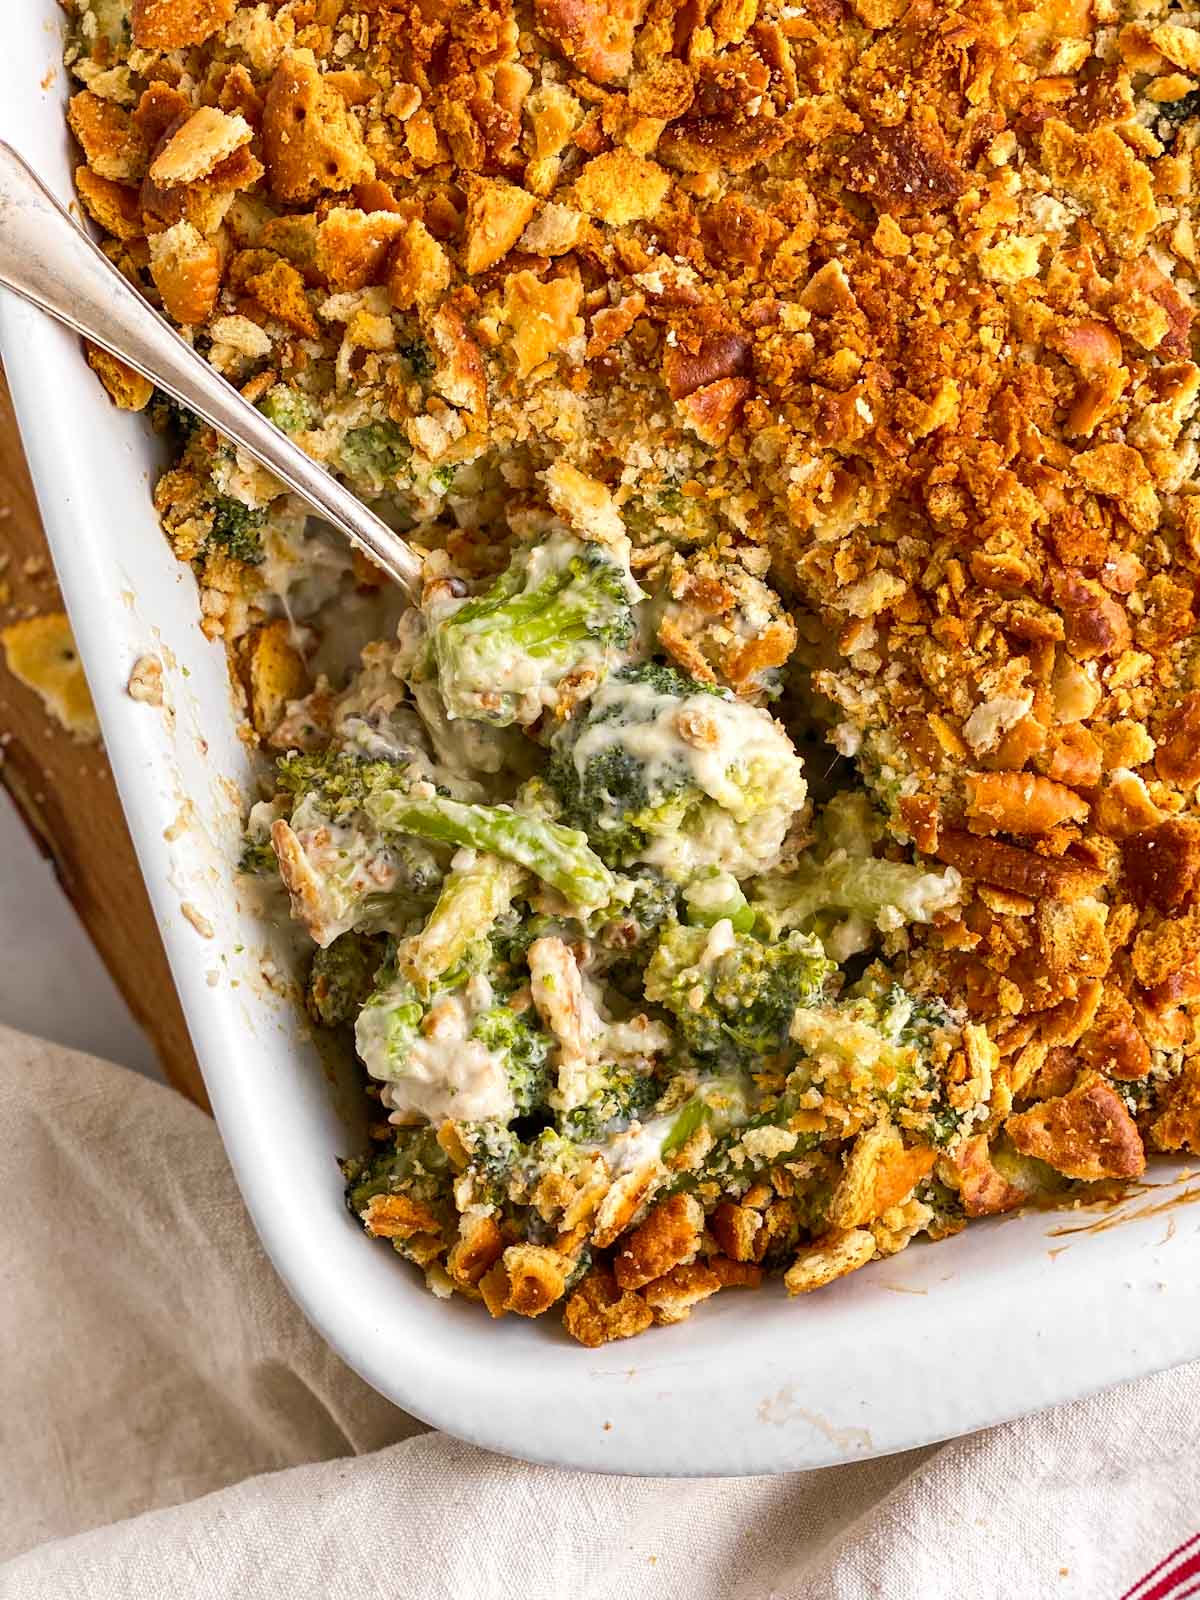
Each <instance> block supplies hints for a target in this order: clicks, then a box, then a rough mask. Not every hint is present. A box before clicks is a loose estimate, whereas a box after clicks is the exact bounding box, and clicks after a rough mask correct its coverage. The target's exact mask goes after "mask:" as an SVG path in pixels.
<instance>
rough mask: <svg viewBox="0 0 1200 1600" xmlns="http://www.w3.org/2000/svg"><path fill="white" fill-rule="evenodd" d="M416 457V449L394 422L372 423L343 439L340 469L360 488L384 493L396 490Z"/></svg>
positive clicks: (356, 429)
mask: <svg viewBox="0 0 1200 1600" xmlns="http://www.w3.org/2000/svg"><path fill="white" fill-rule="evenodd" d="M411 458H412V448H411V446H410V445H409V443H408V441H407V439H405V437H404V435H403V433H401V431H400V429H399V428H398V427H397V426H396V424H395V423H394V422H369V423H368V424H367V425H366V427H364V428H352V429H351V430H350V432H349V433H347V434H346V436H345V438H344V439H343V440H342V444H341V449H340V450H339V451H338V466H339V467H340V469H341V471H342V472H343V473H344V475H345V476H346V477H347V478H348V479H349V480H350V482H351V483H352V484H353V485H354V487H355V488H356V489H360V490H362V491H363V492H364V493H368V494H382V493H383V491H384V490H385V489H387V488H394V487H395V483H396V479H397V477H398V476H399V475H400V474H401V473H402V472H404V471H405V469H406V468H407V466H408V463H409V461H410V460H411Z"/></svg>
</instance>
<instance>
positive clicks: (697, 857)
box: [547, 664, 807, 882]
mask: <svg viewBox="0 0 1200 1600" xmlns="http://www.w3.org/2000/svg"><path fill="white" fill-rule="evenodd" d="M547 779H548V781H549V784H550V786H551V788H552V789H553V790H554V791H555V793H556V794H557V795H558V797H559V800H560V802H561V805H562V814H563V820H564V821H565V822H567V823H570V824H571V825H573V826H575V827H581V828H583V829H584V830H585V831H586V832H587V834H588V837H589V838H590V839H591V841H592V843H593V845H594V846H595V849H596V851H597V853H598V854H599V855H600V856H602V857H603V859H604V860H605V861H607V862H608V863H609V865H610V866H614V867H624V866H628V865H630V864H632V863H634V862H638V861H641V862H647V863H649V864H650V865H652V866H656V867H658V868H659V869H660V871H662V872H663V873H665V874H666V875H667V876H668V877H670V878H674V879H678V880H680V881H683V882H687V881H688V880H689V879H691V878H694V877H695V876H696V875H697V874H698V873H699V872H700V871H702V870H704V869H705V868H708V867H713V866H716V867H720V868H721V869H723V870H724V871H726V872H729V873H732V874H733V875H734V876H736V877H739V878H740V877H743V876H750V875H752V874H753V873H755V872H761V871H763V870H764V869H766V868H767V867H769V866H771V865H773V864H774V862H775V861H776V859H777V858H778V854H779V850H780V847H781V845H782V843H783V838H784V835H785V833H786V832H787V829H788V826H789V824H790V823H791V820H792V818H793V816H794V815H795V813H796V812H797V811H798V810H799V808H800V807H801V806H802V805H803V803H804V799H805V795H806V793H807V786H806V784H805V781H804V772H803V767H802V764H801V762H800V758H799V756H798V755H797V754H796V752H795V750H794V749H793V747H792V743H791V741H790V739H789V738H788V736H787V734H786V733H785V732H784V730H783V728H782V727H781V726H780V725H779V723H777V722H776V721H775V720H774V718H773V717H771V716H770V714H769V713H768V712H766V711H763V710H761V709H760V708H758V707H756V706H751V705H748V704H746V703H745V702H744V701H741V700H737V699H735V698H734V696H733V695H731V694H729V693H727V692H725V691H723V690H720V689H716V688H714V687H713V686H711V685H708V684H703V683H700V682H698V681H697V680H695V679H693V678H688V677H685V676H684V675H683V674H682V673H679V672H676V671H674V670H673V669H672V668H670V667H662V666H657V665H653V664H650V665H644V666H637V667H625V668H622V669H621V670H620V671H618V672H615V673H613V674H612V676H611V677H609V678H608V680H607V681H606V682H605V683H603V684H601V686H600V688H599V689H598V690H597V691H596V693H595V695H594V696H593V697H592V699H591V701H590V703H589V704H588V707H587V710H586V711H585V712H584V714H583V715H582V716H580V717H578V718H576V719H575V720H574V721H572V722H570V723H568V724H567V725H566V726H565V727H564V728H563V729H562V730H561V731H560V732H559V733H558V734H557V735H556V736H555V739H554V745H553V755H552V758H551V762H550V766H549V768H548V771H547Z"/></svg>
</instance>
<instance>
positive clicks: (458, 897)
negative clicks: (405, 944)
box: [408, 855, 528, 984]
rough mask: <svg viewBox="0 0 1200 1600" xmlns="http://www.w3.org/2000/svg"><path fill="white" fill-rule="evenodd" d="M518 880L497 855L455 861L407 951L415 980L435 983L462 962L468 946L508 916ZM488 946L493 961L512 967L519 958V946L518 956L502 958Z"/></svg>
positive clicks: (510, 952) (520, 872)
mask: <svg viewBox="0 0 1200 1600" xmlns="http://www.w3.org/2000/svg"><path fill="white" fill-rule="evenodd" d="M524 878H525V874H524V872H523V870H522V869H521V868H520V867H519V866H517V865H516V864H515V863H514V862H512V861H504V860H502V859H501V858H500V857H499V856H492V855H475V856H473V857H472V858H471V859H470V860H468V861H461V860H458V859H457V858H456V861H455V863H454V864H453V865H452V866H451V868H450V871H449V872H448V873H447V874H446V877H445V880H444V881H443V883H442V888H441V892H440V894H439V895H438V898H437V904H436V905H435V906H434V908H433V910H432V911H431V912H430V914H429V917H428V920H427V921H426V923H425V926H424V927H423V928H422V929H421V931H420V933H418V934H416V935H415V936H414V938H413V940H412V941H411V944H410V946H409V956H408V961H409V966H410V968H411V969H412V971H413V973H414V975H415V976H416V978H417V979H418V981H419V982H421V983H422V984H429V983H432V982H433V981H434V980H435V979H436V978H440V977H441V976H442V974H443V973H444V972H448V971H449V969H450V968H451V967H453V966H456V965H457V964H458V962H459V961H461V960H462V957H463V955H464V953H465V952H466V949H467V946H468V945H470V944H471V943H473V942H474V941H475V940H476V939H479V938H482V937H484V936H486V935H488V934H489V932H490V931H491V930H493V929H494V928H495V926H496V923H497V921H498V919H500V918H501V917H503V916H505V914H506V913H507V912H509V911H510V909H511V907H512V902H513V897H514V896H515V895H516V893H517V891H518V890H519V889H520V887H521V885H522V883H523V881H524ZM514 916H515V914H514ZM492 943H493V950H494V951H495V952H496V954H497V956H498V957H502V959H505V960H509V961H510V962H512V963H513V964H515V962H516V960H518V959H520V960H523V959H524V947H523V948H522V949H521V951H520V952H519V953H518V952H516V951H515V950H511V949H510V950H507V951H505V952H503V955H502V953H501V950H500V947H499V941H497V940H496V939H493V941H492ZM526 943H528V941H527V942H526Z"/></svg>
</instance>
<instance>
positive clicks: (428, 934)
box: [68, 0, 1200, 1345]
mask: <svg viewBox="0 0 1200 1600" xmlns="http://www.w3.org/2000/svg"><path fill="white" fill-rule="evenodd" d="M68 60H69V64H70V67H71V71H72V73H73V75H74V77H75V79H76V80H77V82H76V86H75V92H74V94H73V97H72V99H71V101H70V107H69V118H70V124H71V128H72V130H73V132H74V134H75V136H76V138H77V140H78V142H79V145H80V147H81V149H82V155H83V160H82V163H81V165H80V166H79V168H78V172H77V174H76V181H77V185H78V190H79V195H80V199H81V201H82V203H83V205H84V206H85V207H86V209H87V211H88V212H89V213H90V215H91V216H92V218H94V220H95V221H96V222H97V223H98V225H99V226H100V228H101V230H102V231H103V234H104V237H105V248H106V250H107V251H108V252H109V254H110V256H111V257H112V259H113V260H114V261H115V262H117V263H118V265H119V266H120V267H121V269H122V270H123V271H124V272H125V273H126V274H127V275H128V276H129V277H130V278H131V279H132V280H133V281H134V282H135V283H136V284H137V285H138V286H139V287H140V288H141V289H142V290H143V291H144V292H145V293H146V294H147V295H148V296H149V297H150V298H151V299H152V300H153V301H154V302H155V303H156V304H158V305H160V306H161V308H162V310H163V311H164V313H165V314H166V315H168V316H169V317H170V318H171V319H172V320H173V321H174V322H175V323H176V324H177V325H178V326H179V327H180V329H181V330H182V331H183V333H184V334H185V336H186V337H187V338H189V339H190V340H192V341H193V342H194V343H195V345H196V347H197V348H198V349H199V350H200V351H201V352H202V353H203V354H204V355H205V356H206V357H207V359H208V360H209V361H210V362H211V363H212V364H213V365H214V366H215V367H216V368H217V369H218V370H219V371H220V372H222V373H223V374H224V375H225V376H226V377H227V378H228V379H229V381H230V382H232V383H234V384H236V385H237V386H238V387H239V388H240V389H241V391H242V393H243V394H245V395H246V396H247V397H248V398H249V399H250V400H251V401H253V402H254V403H255V404H256V405H258V406H259V407H260V408H261V409H262V411H263V412H264V413H265V414H266V415H267V416H268V417H269V418H270V419H271V420H272V421H273V422H274V423H275V424H276V425H277V426H279V427H280V428H281V429H283V430H285V431H286V432H287V433H288V434H290V435H291V436H292V437H293V438H294V439H296V440H297V442H298V443H299V444H300V445H301V446H302V448H304V449H305V450H306V451H307V452H308V453H309V454H310V455H312V456H313V457H315V458H316V459H317V460H319V461H321V462H322V463H324V464H325V465H326V466H327V467H328V468H329V470H330V471H332V472H334V473H336V474H338V475H339V477H341V478H342V479H343V480H344V481H345V482H346V483H347V484H348V485H349V486H350V487H351V488H352V489H353V490H354V491H355V492H356V493H358V494H359V495H361V496H362V497H363V498H364V499H365V500H368V501H369V502H370V503H371V504H372V505H373V506H374V507H375V508H376V509H377V510H378V511H379V512H380V514H381V515H383V516H384V517H385V518H386V519H387V520H388V521H389V522H391V523H392V524H393V525H394V526H395V527H397V528H398V529H401V530H402V531H404V532H405V533H406V535H407V536H408V538H409V539H410V540H411V541H412V542H413V544H414V545H415V546H416V547H417V548H418V549H419V551H420V553H421V556H422V561H423V566H424V587H423V593H422V595H421V596H420V599H419V602H417V603H414V604H412V605H403V604H402V603H401V601H400V598H399V597H398V596H396V595H394V594H392V593H391V592H390V591H389V590H388V588H387V587H386V585H385V584H384V581H383V580H382V578H381V576H380V575H379V574H378V573H377V572H375V571H374V570H373V569H372V568H371V567H370V566H369V565H368V564H366V563H364V562H362V561H360V560H359V559H358V558H356V557H351V556H350V554H349V553H348V552H347V551H346V550H345V549H344V548H343V546H342V545H341V544H340V542H339V541H338V540H336V539H335V538H334V537H333V536H332V534H331V533H330V532H329V531H328V530H326V529H322V528H321V527H320V526H318V525H316V524H315V523H314V522H312V521H311V520H310V519H309V518H308V517H307V515H306V513H305V509H304V507H303V506H302V505H301V504H299V503H298V502H297V501H296V500H295V499H294V498H293V497H291V496H289V495H288V494H286V493H285V492H283V491H282V489H281V486H280V485H279V484H278V483H277V482H275V481H274V480H273V479H272V478H271V477H270V476H269V475H268V474H266V473H265V472H263V471H262V470H261V469H260V468H258V467H257V466H256V465H255V464H254V463H253V462H252V461H250V460H248V459H246V458H245V457H243V456H241V455H240V454H239V453H238V452H237V451H236V450H235V449H233V448H232V447H231V446H229V445H228V444H227V443H225V442H224V441H222V440H221V439H219V438H218V437H217V436H216V435H215V434H214V433H213V432H212V431H211V430H209V429H207V428H206V427H205V426H203V425H202V424H200V423H198V422H197V421H196V419H194V418H192V417H190V416H188V415H187V414H185V413H182V412H181V411H179V409H178V408H176V407H175V406H174V405H173V404H171V403H170V402H168V401H166V400H164V399H163V398H162V397H161V396H158V395H156V394H154V392H153V391H152V390H151V388H150V386H149V385H148V384H145V383H143V381H142V380H141V379H140V378H138V377H137V376H136V375H135V374H132V373H130V372H129V371H128V370H126V369H124V368H123V367H122V366H121V365H120V363H118V362H115V361H113V360H112V359H111V358H109V357H107V356H103V355H102V354H101V353H99V352H96V351H92V352H90V353H89V359H91V360H92V362H93V364H94V365H95V366H96V368H97V371H98V373H99V376H100V378H101V379H102V381H103V382H104V383H105V385H106V387H107V388H108V390H109V392H110V394H111V395H112V396H113V398H114V400H115V401H116V402H117V403H118V404H120V405H123V406H126V407H128V408H130V409H136V410H146V411H148V412H149V414H150V415H151V416H152V418H153V419H154V421H155V424H156V426H157V427H158V428H159V429H160V430H161V431H162V432H163V433H164V435H165V436H166V438H167V439H168V440H169V441H170V444H171V448H172V457H171V463H170V465H169V467H168V469H167V470H166V471H165V472H164V473H163V475H162V477H161V479H160V480H159V482H158V485H157V488H156V491H155V498H156V505H157V507H158V510H159V513H160V515H161V519H162V523H163V527H164V530H165V532H166V535H167V537H168V539H169V540H170V541H171V544H172V546H173V548H174V550H175V552H176V553H177V555H178V556H179V558H180V559H181V560H183V561H186V562H188V563H190V564H191V566H192V567H193V569H194V570H195V572H196V575H197V578H198V582H199V586H200V596H201V610H202V623H203V627H204V629H205V631H206V632H207V633H208V634H209V635H210V636H211V637H214V638H220V639H223V640H224V641H225V643H226V645H227V648H228V651H229V655H230V661H231V666H232V669H233V673H234V676H235V679H236V682H237V684H238V686H239V692H240V693H241V694H242V695H243V696H244V701H245V706H246V724H245V732H246V737H247V739H250V740H254V741H256V742H258V743H259V744H260V745H261V746H262V748H263V751H264V754H265V755H266V757H267V758H268V760H269V764H270V773H269V776H268V777H267V778H265V779H264V787H263V795H262V798H261V799H260V800H259V801H258V802H257V803H256V804H255V805H254V806H253V808H252V810H251V811H250V814H249V818H248V822H247V833H246V850H245V856H244V859H243V863H242V868H243V870H244V871H245V872H247V873H254V874H257V875H259V876H260V877H261V878H262V880H263V882H264V884H272V883H273V884H275V885H277V886H278V890H279V893H280V895H281V896H285V897H286V904H287V905H288V907H289V909H290V915H291V917H292V918H294V920H295V922H296V923H297V924H298V926H299V927H300V928H301V929H302V930H303V934H304V936H305V938H306V940H307V944H308V950H309V955H308V958H307V962H306V968H305V978H304V995H305V1001H306V1004H307V1007H308V1010H309V1014H310V1015H311V1017H312V1019H313V1023H314V1025H315V1026H318V1027H320V1028H324V1029H329V1030H333V1031H335V1032H338V1033H340V1034H341V1036H342V1037H343V1038H344V1039H345V1041H346V1043H347V1046H349V1045H350V1044H351V1043H352V1045H353V1049H354V1051H355V1053H356V1056H357V1059H358V1061H359V1062H360V1063H361V1067H362V1069H363V1083H364V1093H365V1094H366V1095H367V1096H368V1097H369V1099H370V1104H371V1106H372V1108H373V1109H372V1117H371V1139H372V1142H371V1146H370V1148H369V1149H367V1150H365V1151H363V1152H361V1153H359V1154H357V1155H355V1156H353V1157H352V1158H351V1159H348V1160H347V1161H346V1162H345V1163H344V1171H345V1176H346V1183H347V1199H348V1203H349V1206H350V1209H351V1210H352V1212H353V1214H354V1215H355V1217H357V1218H358V1219H359V1220H360V1221H361V1223H362V1225H363V1226H364V1227H365V1229H366V1231H367V1233H368V1234H370V1235H372V1236H373V1237H375V1238H378V1239H383V1240H387V1241H390V1243H391V1244H392V1246H393V1247H394V1248H395V1249H396V1250H397V1251H398V1252H399V1253H400V1254H401V1255H402V1256H404V1257H406V1258H407V1259H408V1260H409V1261H410V1262H412V1263H413V1264H415V1266H416V1267H417V1268H418V1269H419V1270H421V1271H422V1272H423V1274H424V1276H425V1280H426V1282H427V1283H428V1285H429V1287H430V1289H431V1290H432V1291H433V1292H434V1293H436V1294H438V1295H443V1296H447V1295H450V1294H454V1293H458V1294H461V1295H464V1296H466V1297H468V1298H470V1299H474V1300H478V1301H481V1302H482V1304H483V1306H484V1307H486V1310H487V1311H488V1312H490V1313H491V1315H492V1316H495V1317H499V1316H502V1315H504V1314H505V1313H508V1312H514V1313H517V1314H520V1315H524V1316H538V1315H540V1314H542V1313H543V1312H545V1311H547V1310H549V1309H550V1308H551V1307H560V1308H561V1311H562V1316H563V1321H564V1324H565V1326H566V1328H567V1330H568V1332H569V1333H570V1334H571V1335H573V1336H574V1337H575V1338H576V1339H578V1340H580V1341H582V1342H583V1343H584V1344H589V1345H594V1344H600V1343H603V1342H605V1341H607V1340H611V1339H616V1338H622V1337H626V1336H629V1335H632V1334H636V1333H638V1332H640V1331H642V1330H643V1329H645V1328H648V1327H649V1326H651V1325H652V1324H654V1323H671V1322H676V1321H679V1320H681V1319H682V1318H684V1317H686V1316H687V1315H688V1314H689V1312H690V1310H691V1308H692V1307H693V1306H694V1305H696V1304H697V1303H698V1302H699V1301H701V1300H704V1299H706V1298H707V1297H709V1296H711V1295H713V1294H715V1293H717V1292H719V1291H720V1290H722V1289H725V1288H736V1287H742V1288H752V1287H755V1286H757V1285H758V1284H759V1283H760V1282H761V1281H762V1280H763V1278H764V1276H765V1275H767V1274H769V1273H772V1272H777V1273H781V1274H782V1278H783V1282H784V1284H785V1285H786V1287H787V1289H788V1290H789V1291H790V1292H791V1293H793V1294H800V1293H805V1292H808V1291H811V1290H814V1289H817V1288H820V1287H822V1286H824V1285H826V1284H828V1283H830V1282H831V1281H833V1280H834V1279H836V1278H838V1277H841V1276H843V1275H844V1274H846V1273H849V1272H852V1271H854V1270H856V1269H857V1268H859V1267H861V1266H863V1265H865V1264H866V1263H868V1262H869V1261H871V1260H873V1259H877V1258H879V1257H883V1256H888V1255H891V1254H894V1253H895V1252H897V1251H899V1250H901V1249H903V1248H905V1247H906V1246H907V1245H908V1244H909V1243H910V1242H911V1241H913V1240H914V1239H921V1238H926V1239H935V1240H936V1239H938V1238H941V1237H944V1236H945V1235H947V1234H949V1233H951V1232H954V1231H956V1230H958V1229H959V1228H961V1227H963V1226H964V1225H965V1224H966V1222H967V1221H968V1220H970V1219H973V1218H979V1217H986V1216H989V1215H994V1214H996V1213H1000V1212H1004V1211H1008V1210H1012V1209H1015V1208H1017V1207H1019V1206H1022V1205H1025V1204H1030V1203H1058V1202H1065V1201H1070V1200H1072V1199H1079V1198H1083V1199H1087V1198H1089V1197H1094V1196H1095V1195H1096V1194H1098V1193H1104V1192H1107V1191H1108V1189H1111V1187H1112V1186H1113V1185H1114V1184H1119V1183H1121V1182H1125V1181H1129V1180H1131V1179H1135V1178H1137V1177H1138V1176H1139V1175H1140V1174H1141V1173H1142V1172H1143V1171H1144V1169H1145V1163H1146V1159H1147V1153H1148V1152H1155V1151H1179V1150H1195V1149H1200V1059H1198V1058H1197V1055H1196V1051H1195V1031H1196V1030H1195V1017H1196V1014H1197V1001H1198V1000H1200V809H1198V807H1197V788H1198V786H1200V649H1198V647H1197V629H1196V617H1195V603H1196V593H1197V584H1198V582H1200V492H1198V491H1197V487H1196V482H1195V479H1196V471H1197V454H1198V451H1197V439H1198V437H1200V422H1198V406H1200V366H1198V365H1197V364H1196V363H1195V361H1194V360H1193V359H1192V357H1193V333H1192V321H1193V311H1194V296H1195V293H1196V288H1197V273H1198V271H1200V242H1198V241H1197V237H1196V234H1195V217H1196V213H1197V208H1196V206H1194V205H1193V195H1194V192H1195V187H1196V184H1197V169H1198V161H1200V158H1198V156H1197V148H1198V147H1200V13H1195V12H1190V11H1186V10H1180V9H1176V8H1174V7H1172V6H1170V5H1169V4H1167V3H1166V0H1082V3H1079V4H1074V3H1069V0H1067V3H1064V0H1007V3H1005V0H962V3H960V4H954V3H944V4H930V3H927V0H801V3H795V4H793V3H787V4H783V3H777V0H614V3H609V4H601V3H599V0H527V3H526V0H521V3H514V0H257V3H254V0H241V3H239V0H74V6H73V11H72V19H71V28H70V39H69V46H68ZM359 647H361V654H359ZM347 657H350V658H353V657H358V659H357V662H356V663H354V662H353V661H351V662H350V663H348V661H347Z"/></svg>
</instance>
